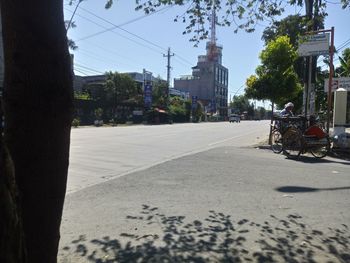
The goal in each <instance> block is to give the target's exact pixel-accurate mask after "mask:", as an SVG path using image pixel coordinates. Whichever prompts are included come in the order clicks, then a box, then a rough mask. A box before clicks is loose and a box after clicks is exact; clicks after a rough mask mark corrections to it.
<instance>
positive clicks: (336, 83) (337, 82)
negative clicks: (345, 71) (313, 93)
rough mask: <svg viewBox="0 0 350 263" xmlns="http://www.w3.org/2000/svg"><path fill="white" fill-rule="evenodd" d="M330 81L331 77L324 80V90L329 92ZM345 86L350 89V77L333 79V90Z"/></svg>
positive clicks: (344, 87)
mask: <svg viewBox="0 0 350 263" xmlns="http://www.w3.org/2000/svg"><path fill="white" fill-rule="evenodd" d="M328 83H329V79H325V80H324V92H326V93H328ZM340 88H343V89H345V90H347V91H350V78H345V77H344V78H333V79H332V92H334V91H336V90H337V89H340Z"/></svg>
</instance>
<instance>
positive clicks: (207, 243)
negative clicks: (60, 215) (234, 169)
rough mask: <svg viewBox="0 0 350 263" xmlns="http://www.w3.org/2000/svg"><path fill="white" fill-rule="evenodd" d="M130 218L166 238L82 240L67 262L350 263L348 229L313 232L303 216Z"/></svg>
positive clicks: (151, 213) (153, 211)
mask: <svg viewBox="0 0 350 263" xmlns="http://www.w3.org/2000/svg"><path fill="white" fill-rule="evenodd" d="M127 218H128V219H129V220H135V221H137V223H139V224H142V225H153V224H154V225H155V226H157V227H158V226H159V227H160V229H161V231H160V234H159V233H154V234H146V235H141V234H137V233H122V234H120V237H119V239H118V238H112V237H109V236H105V237H103V238H100V239H92V240H90V241H87V239H86V237H85V236H84V235H82V236H80V237H79V238H78V239H77V240H74V241H72V242H71V244H70V245H69V246H67V247H65V248H64V249H63V250H64V251H63V254H65V255H66V256H64V257H63V259H64V261H62V262H71V261H69V258H68V257H69V256H70V255H72V254H73V255H75V256H76V257H78V258H79V259H81V260H82V261H80V260H79V262H95V263H112V262H122V263H124V262H196V263H197V262H198V263H201V262H320V260H321V262H349V261H350V253H349V251H350V244H349V242H350V234H349V228H348V226H346V225H341V228H339V229H334V228H328V229H327V234H326V233H324V232H322V231H318V230H315V229H312V228H310V227H309V226H307V225H306V224H305V223H303V222H302V217H301V216H298V215H288V216H287V217H286V219H279V218H277V217H276V216H274V215H271V216H270V220H269V221H265V222H262V223H255V222H252V221H250V220H248V219H242V220H238V221H234V220H233V219H232V218H231V216H229V215H225V214H223V213H218V212H215V211H209V215H208V216H207V217H206V218H205V219H204V220H203V221H199V220H195V221H193V222H191V223H186V222H185V217H184V216H166V215H164V214H162V213H160V211H159V209H158V208H156V207H150V206H147V205H143V208H142V211H141V212H140V215H136V216H128V217H127ZM136 231H137V230H135V232H136ZM252 234H253V235H252ZM252 244H253V245H252ZM252 247H255V248H252ZM72 262H75V261H72Z"/></svg>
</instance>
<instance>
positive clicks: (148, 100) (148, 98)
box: [144, 84, 152, 108]
mask: <svg viewBox="0 0 350 263" xmlns="http://www.w3.org/2000/svg"><path fill="white" fill-rule="evenodd" d="M144 101H145V107H146V108H151V106H152V85H151V84H145V88H144Z"/></svg>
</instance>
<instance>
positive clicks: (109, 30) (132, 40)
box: [65, 8, 162, 54]
mask: <svg viewBox="0 0 350 263" xmlns="http://www.w3.org/2000/svg"><path fill="white" fill-rule="evenodd" d="M65 10H67V11H69V12H72V11H71V10H68V9H66V8H65ZM76 16H79V17H81V18H83V19H84V20H86V21H89V22H90V23H92V24H94V25H97V26H99V27H101V28H104V29H105V30H104V31H103V32H111V33H114V34H116V35H118V36H120V37H123V38H125V39H128V40H130V41H131V42H134V43H136V44H138V45H140V46H142V47H146V48H148V49H150V50H152V51H154V52H156V53H161V52H160V51H159V50H155V49H154V48H151V47H149V46H146V45H144V44H142V43H140V42H138V41H136V40H134V39H132V38H129V37H127V36H124V35H122V34H120V33H118V32H115V31H113V30H114V29H115V28H114V27H113V28H107V27H105V26H103V25H101V24H99V23H96V22H95V21H93V20H91V19H89V18H86V17H84V16H82V15H80V14H78V13H77V14H76ZM101 32H102V31H100V32H97V33H95V34H93V35H90V36H88V37H83V38H80V39H78V40H75V42H79V41H82V40H86V39H88V38H91V37H93V36H97V35H99V34H101ZM161 54H162V53H161Z"/></svg>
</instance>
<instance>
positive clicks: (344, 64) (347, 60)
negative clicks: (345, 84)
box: [336, 48, 350, 77]
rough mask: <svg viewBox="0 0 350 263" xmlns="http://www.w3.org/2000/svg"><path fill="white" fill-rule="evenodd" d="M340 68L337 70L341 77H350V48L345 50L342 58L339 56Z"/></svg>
mask: <svg viewBox="0 0 350 263" xmlns="http://www.w3.org/2000/svg"><path fill="white" fill-rule="evenodd" d="M339 61H340V67H338V68H337V69H336V72H338V74H339V76H341V77H350V48H346V49H344V51H343V52H342V56H341V57H340V56H339Z"/></svg>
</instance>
